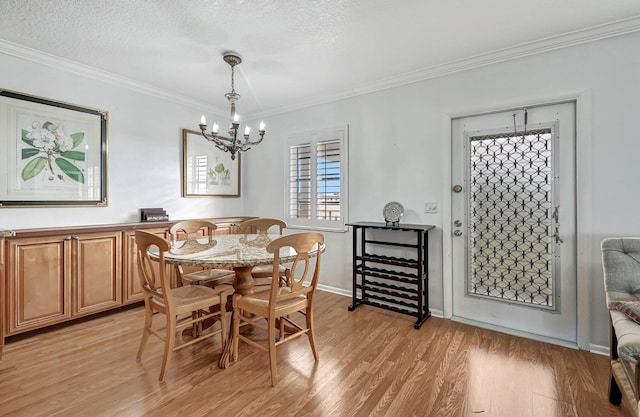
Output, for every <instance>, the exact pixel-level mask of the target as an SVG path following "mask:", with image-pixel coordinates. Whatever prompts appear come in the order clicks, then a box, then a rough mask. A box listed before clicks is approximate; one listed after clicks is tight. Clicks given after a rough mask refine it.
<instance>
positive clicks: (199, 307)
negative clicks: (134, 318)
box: [135, 230, 233, 381]
mask: <svg viewBox="0 0 640 417" xmlns="http://www.w3.org/2000/svg"><path fill="white" fill-rule="evenodd" d="M135 239H136V246H137V251H138V253H137V255H138V275H139V277H140V281H141V284H142V289H143V292H144V305H145V320H144V329H143V331H142V340H140V347H139V348H138V354H137V356H136V361H137V362H140V360H141V358H142V353H143V351H144V348H145V346H146V344H147V340H148V339H149V335H151V334H153V335H155V336H157V337H158V338H160V339H161V340H163V341H164V356H163V359H162V367H161V368H160V381H164V377H165V374H166V371H167V367H168V366H169V362H170V361H171V355H172V353H173V352H174V351H175V350H178V349H181V348H184V347H186V346H190V345H192V344H194V343H196V342H200V341H203V340H207V339H210V338H211V337H213V336H215V335H217V334H219V335H220V343H221V346H222V347H224V344H225V341H226V340H225V331H226V323H225V313H226V308H225V305H226V302H227V298H228V297H229V295H231V294H232V293H233V288H232V287H231V286H228V285H221V286H219V287H216V288H209V287H205V286H198V285H185V286H180V287H175V288H172V287H171V282H170V281H171V279H170V276H169V273H167V264H166V263H165V259H164V253H165V252H166V251H168V250H169V248H170V246H169V242H167V241H166V240H165V239H163V238H161V237H159V236H157V235H154V234H152V233H149V232H145V231H142V230H137V231H136V232H135ZM153 246H156V247H157V248H158V250H159V260H158V265H157V268H154V265H153V264H154V261H152V260H151V259H150V257H149V252H148V251H149V249H150V248H151V247H153ZM213 306H217V308H216V309H212V308H211V307H213ZM159 314H162V315H164V318H165V320H164V322H163V323H162V324H160V325H159V326H157V327H156V326H154V323H153V319H154V317H156V316H159ZM212 318H215V319H217V320H219V321H220V328H217V329H214V327H213V326H211V327H210V328H209V329H207V330H206V331H203V330H202V327H201V325H202V323H203V322H204V321H205V320H207V319H212ZM193 325H196V326H198V327H199V329H200V331H198V332H197V335H195V336H193V337H189V340H187V341H182V342H178V338H180V337H182V336H183V334H182V333H181V335H180V336H178V338H177V337H176V335H177V333H178V331H179V330H181V329H183V328H186V327H189V326H193Z"/></svg>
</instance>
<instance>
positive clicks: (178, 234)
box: [169, 220, 218, 241]
mask: <svg viewBox="0 0 640 417" xmlns="http://www.w3.org/2000/svg"><path fill="white" fill-rule="evenodd" d="M217 228H218V226H216V224H215V223H212V222H210V221H207V220H183V221H180V222H178V223H176V224H174V225H173V226H171V227H170V228H169V234H170V235H171V240H172V241H175V240H178V239H186V238H189V237H197V236H193V235H195V234H196V233H198V232H199V231H200V230H201V229H204V236H209V237H211V236H213V232H214V231H215V230H216V229H217Z"/></svg>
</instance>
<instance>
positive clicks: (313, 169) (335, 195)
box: [286, 127, 348, 231]
mask: <svg viewBox="0 0 640 417" xmlns="http://www.w3.org/2000/svg"><path fill="white" fill-rule="evenodd" d="M347 136H348V129H347V127H344V128H340V129H331V130H324V131H314V132H308V133H304V134H300V135H295V136H291V137H289V139H288V142H287V152H288V156H287V157H288V159H289V170H288V172H287V183H288V193H287V215H286V217H287V222H288V223H289V227H300V228H313V229H322V230H336V231H344V230H346V229H345V223H346V214H347V210H346V205H347V204H346V203H347V181H346V175H347V161H348V157H347Z"/></svg>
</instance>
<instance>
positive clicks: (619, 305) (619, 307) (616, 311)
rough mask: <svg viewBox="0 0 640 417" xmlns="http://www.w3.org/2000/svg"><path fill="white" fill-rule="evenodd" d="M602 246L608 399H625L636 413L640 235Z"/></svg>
mask: <svg viewBox="0 0 640 417" xmlns="http://www.w3.org/2000/svg"><path fill="white" fill-rule="evenodd" d="M601 247H602V266H603V271H604V289H605V295H606V301H607V308H608V309H609V316H610V323H611V381H610V385H609V401H610V402H612V403H614V404H620V402H621V401H625V403H627V405H628V407H629V409H630V410H631V412H632V414H633V415H634V416H639V415H640V414H638V409H639V406H638V402H639V400H640V392H639V391H638V389H639V386H640V367H639V366H638V362H639V361H640V324H638V322H640V238H609V239H605V240H603V241H602V245H601Z"/></svg>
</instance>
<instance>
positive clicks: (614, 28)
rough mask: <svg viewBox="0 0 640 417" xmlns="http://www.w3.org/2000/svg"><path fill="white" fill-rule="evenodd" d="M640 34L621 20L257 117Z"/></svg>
mask: <svg viewBox="0 0 640 417" xmlns="http://www.w3.org/2000/svg"><path fill="white" fill-rule="evenodd" d="M638 31H640V16H633V17H630V18H627V19H622V20H617V21H614V22H610V23H605V24H602V25H597V26H592V27H589V28H586V29H580V30H576V31H572V32H567V33H564V34H561V35H556V36H550V37H548V38H543V39H539V40H536V41H533V42H527V43H522V44H519V45H515V46H511V47H508V48H502V49H497V50H494V51H491V52H487V53H483V54H478V55H474V56H471V57H466V58H462V59H458V60H454V61H451V62H448V63H445V64H441V65H436V66H433V67H429V68H423V69H420V70H417V71H412V72H407V73H403V74H399V75H396V76H393V77H389V78H386V79H382V80H378V81H375V82H372V83H368V84H361V85H359V86H354V87H353V88H352V89H351V90H349V91H348V92H340V93H334V94H330V95H327V96H324V97H317V98H315V99H311V100H308V101H304V102H299V103H297V104H293V105H291V106H286V107H280V108H277V109H273V110H271V111H268V112H262V113H260V114H254V115H253V117H254V118H263V117H268V116H273V115H276V114H281V113H287V112H291V111H295V110H300V109H303V108H307V107H312V106H317V105H320V104H326V103H330V102H334V101H339V100H344V99H347V98H350V97H356V96H361V95H364V94H369V93H374V92H377V91H382V90H386V89H389V88H394V87H400V86H403V85H407V84H412V83H416V82H419V81H424V80H428V79H432V78H437V77H442V76H445V75H449V74H454V73H457V72H462V71H467V70H470V69H474V68H479V67H483V66H487V65H492V64H497V63H500V62H505V61H511V60H514V59H519V58H523V57H527V56H531V55H537V54H541V53H544V52H550V51H554V50H558V49H563V48H569V47H572V46H576V45H580V44H584V43H589V42H595V41H598V40H602V39H607V38H612V37H616V36H622V35H626V34H630V33H634V32H638Z"/></svg>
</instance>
